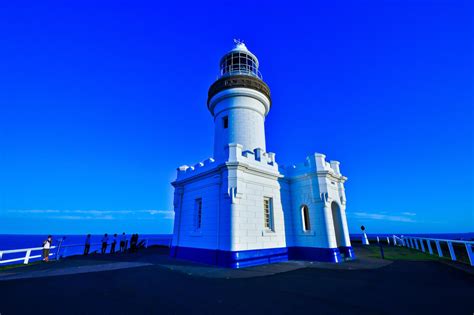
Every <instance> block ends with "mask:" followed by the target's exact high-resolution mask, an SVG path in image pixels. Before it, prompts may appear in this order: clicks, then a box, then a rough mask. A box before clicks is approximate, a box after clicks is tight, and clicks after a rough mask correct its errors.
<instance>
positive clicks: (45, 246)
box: [43, 235, 53, 262]
mask: <svg viewBox="0 0 474 315" xmlns="http://www.w3.org/2000/svg"><path fill="white" fill-rule="evenodd" d="M52 243H53V237H52V236H51V235H48V238H47V239H46V240H45V241H44V242H43V261H45V262H48V261H49V251H50V250H51V244H52Z"/></svg>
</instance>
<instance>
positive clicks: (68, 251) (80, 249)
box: [0, 237, 171, 266]
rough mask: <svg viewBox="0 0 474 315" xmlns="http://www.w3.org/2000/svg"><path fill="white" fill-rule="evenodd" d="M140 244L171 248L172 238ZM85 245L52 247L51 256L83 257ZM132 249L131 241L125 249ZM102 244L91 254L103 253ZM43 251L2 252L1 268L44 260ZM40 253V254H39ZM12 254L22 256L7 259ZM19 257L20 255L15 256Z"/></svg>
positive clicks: (148, 239) (157, 239)
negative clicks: (2, 266)
mask: <svg viewBox="0 0 474 315" xmlns="http://www.w3.org/2000/svg"><path fill="white" fill-rule="evenodd" d="M111 244H112V242H109V243H108V244H107V248H106V253H110V250H111ZM138 244H142V245H143V246H144V247H145V248H148V247H149V246H157V245H159V246H166V247H170V246H171V237H170V238H167V237H150V238H144V239H139V240H138V243H137V245H138ZM84 248H85V244H70V245H62V244H61V242H60V243H59V244H58V245H57V246H51V249H50V252H49V256H50V257H51V258H54V259H56V260H58V259H60V258H62V257H67V256H73V255H82V254H83V253H84ZM129 248H130V240H127V242H126V245H125V249H126V250H127V249H129ZM101 249H102V243H91V244H90V249H89V253H95V252H99V253H100V252H101ZM42 251H43V247H32V248H22V249H8V250H0V266H1V265H7V264H13V263H21V262H23V264H28V263H30V262H31V261H33V260H38V259H39V258H42ZM37 252H39V254H37ZM115 252H116V253H118V252H120V242H119V241H117V243H116V245H115ZM11 254H22V255H20V256H19V257H12V258H9V259H6V258H7V256H9V255H11ZM15 256H18V255H15Z"/></svg>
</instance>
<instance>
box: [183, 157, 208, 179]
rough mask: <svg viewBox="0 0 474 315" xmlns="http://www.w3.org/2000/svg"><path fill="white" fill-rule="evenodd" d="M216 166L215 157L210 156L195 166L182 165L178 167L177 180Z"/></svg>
mask: <svg viewBox="0 0 474 315" xmlns="http://www.w3.org/2000/svg"><path fill="white" fill-rule="evenodd" d="M215 166H216V163H215V160H214V159H213V158H208V159H207V160H204V161H202V162H199V163H197V164H195V165H193V166H188V165H182V166H180V167H178V169H177V171H178V174H177V178H176V180H183V179H187V178H190V177H193V176H196V175H199V174H202V173H205V172H207V171H210V170H212V169H213V168H214V167H215Z"/></svg>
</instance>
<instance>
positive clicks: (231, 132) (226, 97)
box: [209, 88, 270, 161]
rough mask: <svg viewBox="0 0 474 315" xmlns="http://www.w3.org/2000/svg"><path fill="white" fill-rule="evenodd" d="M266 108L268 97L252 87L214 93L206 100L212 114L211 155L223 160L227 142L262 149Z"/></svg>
mask: <svg viewBox="0 0 474 315" xmlns="http://www.w3.org/2000/svg"><path fill="white" fill-rule="evenodd" d="M269 109H270V100H269V99H268V98H267V97H266V96H265V95H264V94H262V93H260V92H258V91H255V90H253V89H249V88H233V89H228V90H224V91H221V92H219V93H218V94H216V95H215V96H214V97H213V98H212V99H211V100H210V101H209V110H210V111H211V114H212V115H213V116H214V158H215V159H216V160H218V161H223V160H224V159H225V158H226V152H225V147H226V145H227V144H229V143H238V144H240V145H242V147H243V151H247V150H249V151H253V150H254V149H256V148H261V149H262V150H264V151H265V150H266V144H265V116H266V115H267V114H268V111H269ZM225 116H228V119H229V127H228V128H227V129H225V128H224V125H223V118H224V117H225Z"/></svg>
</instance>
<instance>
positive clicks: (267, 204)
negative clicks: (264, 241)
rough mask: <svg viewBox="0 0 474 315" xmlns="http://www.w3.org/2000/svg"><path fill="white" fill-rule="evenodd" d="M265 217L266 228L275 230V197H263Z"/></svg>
mask: <svg viewBox="0 0 474 315" xmlns="http://www.w3.org/2000/svg"><path fill="white" fill-rule="evenodd" d="M263 219H264V226H265V229H267V230H270V231H275V229H274V225H273V199H272V198H270V197H264V198H263Z"/></svg>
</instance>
